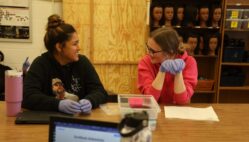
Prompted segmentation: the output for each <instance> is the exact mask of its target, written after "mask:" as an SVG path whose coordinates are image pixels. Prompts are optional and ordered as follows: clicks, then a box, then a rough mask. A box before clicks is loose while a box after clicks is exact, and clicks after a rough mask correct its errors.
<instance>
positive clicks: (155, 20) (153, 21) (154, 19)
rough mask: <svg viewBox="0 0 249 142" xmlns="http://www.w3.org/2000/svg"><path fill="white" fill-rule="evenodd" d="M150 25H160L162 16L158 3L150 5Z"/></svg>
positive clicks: (161, 8) (161, 9)
mask: <svg viewBox="0 0 249 142" xmlns="http://www.w3.org/2000/svg"><path fill="white" fill-rule="evenodd" d="M150 13H151V16H150V25H151V26H152V27H160V26H161V20H162V16H163V7H162V6H161V5H159V4H158V3H153V4H152V5H151V7H150Z"/></svg>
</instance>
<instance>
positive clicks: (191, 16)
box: [184, 5, 198, 28]
mask: <svg viewBox="0 0 249 142" xmlns="http://www.w3.org/2000/svg"><path fill="white" fill-rule="evenodd" d="M184 11H185V13H184V14H185V15H184V26H186V27H191V28H193V27H194V26H195V24H196V17H197V15H198V12H197V11H198V9H197V8H196V7H194V6H191V5H188V6H186V7H185V9H184Z"/></svg>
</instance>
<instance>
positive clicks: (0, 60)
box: [0, 51, 4, 62]
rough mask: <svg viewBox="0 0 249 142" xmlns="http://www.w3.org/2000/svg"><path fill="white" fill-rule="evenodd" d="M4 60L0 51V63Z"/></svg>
mask: <svg viewBox="0 0 249 142" xmlns="http://www.w3.org/2000/svg"><path fill="white" fill-rule="evenodd" d="M3 60H4V55H3V52H2V51H0V62H2V61H3Z"/></svg>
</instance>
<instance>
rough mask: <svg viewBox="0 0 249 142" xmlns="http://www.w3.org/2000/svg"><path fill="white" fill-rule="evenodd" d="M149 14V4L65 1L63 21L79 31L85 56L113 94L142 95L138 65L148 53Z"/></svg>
mask: <svg viewBox="0 0 249 142" xmlns="http://www.w3.org/2000/svg"><path fill="white" fill-rule="evenodd" d="M147 1H148V0H147ZM146 10H147V8H146V0H63V18H64V19H65V21H67V22H69V23H71V24H73V25H74V26H75V27H76V29H77V31H78V34H79V38H80V44H81V47H82V52H81V53H83V54H85V55H87V56H88V57H89V59H90V60H91V62H92V63H93V64H94V66H95V68H96V70H97V72H98V74H99V76H100V79H101V81H102V83H103V84H104V86H105V88H106V89H107V90H109V91H112V92H115V93H138V90H137V87H136V81H137V63H138V60H139V59H140V58H141V57H142V56H143V55H144V54H145V52H146V49H145V38H146V34H147V27H146Z"/></svg>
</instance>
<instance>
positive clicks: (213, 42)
mask: <svg viewBox="0 0 249 142" xmlns="http://www.w3.org/2000/svg"><path fill="white" fill-rule="evenodd" d="M217 45H218V39H217V38H216V37H211V38H210V39H209V49H210V50H211V51H214V50H215V49H216V48H217Z"/></svg>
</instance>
